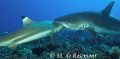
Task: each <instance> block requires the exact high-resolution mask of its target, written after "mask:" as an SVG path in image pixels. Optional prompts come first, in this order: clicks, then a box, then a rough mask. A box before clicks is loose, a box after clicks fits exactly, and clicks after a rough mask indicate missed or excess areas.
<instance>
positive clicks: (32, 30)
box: [0, 16, 63, 50]
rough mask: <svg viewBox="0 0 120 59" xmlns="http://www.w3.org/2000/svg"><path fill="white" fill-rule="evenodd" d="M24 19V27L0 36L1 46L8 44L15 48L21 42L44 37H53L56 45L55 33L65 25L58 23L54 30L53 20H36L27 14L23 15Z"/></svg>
mask: <svg viewBox="0 0 120 59" xmlns="http://www.w3.org/2000/svg"><path fill="white" fill-rule="evenodd" d="M22 19H23V27H22V28H20V29H18V30H16V31H14V32H13V33H10V34H8V35H6V36H3V37H0V46H8V47H9V48H10V49H12V50H15V48H16V47H17V46H18V45H19V44H22V43H26V42H30V41H33V40H37V39H40V38H44V37H51V38H52V45H53V46H54V33H56V32H59V31H60V30H61V29H62V27H63V26H61V25H59V24H57V26H58V27H57V26H56V28H55V29H54V30H52V27H53V21H40V22H34V21H32V20H30V19H29V18H28V17H25V16H22Z"/></svg>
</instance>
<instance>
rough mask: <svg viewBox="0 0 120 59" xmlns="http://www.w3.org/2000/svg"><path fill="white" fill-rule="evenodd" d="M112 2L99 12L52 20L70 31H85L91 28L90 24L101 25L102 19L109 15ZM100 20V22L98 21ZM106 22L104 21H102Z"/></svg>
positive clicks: (82, 13)
mask: <svg viewBox="0 0 120 59" xmlns="http://www.w3.org/2000/svg"><path fill="white" fill-rule="evenodd" d="M113 5H114V1H113V2H111V3H110V4H109V5H108V6H107V7H106V8H105V9H103V10H102V11H99V12H95V11H90V12H79V13H73V14H68V15H65V16H61V17H58V18H56V19H55V20H54V22H55V23H58V24H61V25H62V26H64V27H65V28H68V29H70V30H85V29H88V28H91V24H93V23H97V24H99V23H100V24H101V22H100V21H101V20H102V19H109V18H107V17H108V16H109V14H110V11H111V9H112V6H113ZM99 19H100V20H99ZM104 21H106V20H104Z"/></svg>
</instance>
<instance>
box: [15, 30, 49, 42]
mask: <svg viewBox="0 0 120 59" xmlns="http://www.w3.org/2000/svg"><path fill="white" fill-rule="evenodd" d="M50 32H51V31H50V30H47V31H43V32H40V33H38V34H33V36H30V37H28V38H24V39H21V40H20V41H18V42H15V44H22V43H26V42H30V41H34V40H37V39H40V38H44V37H47V36H48V35H47V33H50Z"/></svg>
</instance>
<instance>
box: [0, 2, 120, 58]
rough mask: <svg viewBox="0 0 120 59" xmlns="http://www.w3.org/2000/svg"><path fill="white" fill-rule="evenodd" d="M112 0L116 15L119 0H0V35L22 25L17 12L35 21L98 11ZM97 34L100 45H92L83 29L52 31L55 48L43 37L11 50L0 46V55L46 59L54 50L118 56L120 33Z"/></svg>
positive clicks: (119, 5) (119, 10)
mask: <svg viewBox="0 0 120 59" xmlns="http://www.w3.org/2000/svg"><path fill="white" fill-rule="evenodd" d="M112 1H115V4H114V6H113V8H112V10H111V14H112V15H114V16H116V17H117V18H120V15H119V14H120V1H119V0H0V35H1V36H2V34H3V33H4V32H8V33H11V32H13V31H15V30H17V29H19V28H21V27H22V26H23V23H22V19H21V16H27V17H29V18H30V19H31V20H33V21H36V22H37V21H48V20H50V21H54V19H55V18H57V17H60V16H64V15H67V14H71V13H76V12H86V11H101V10H103V9H104V8H105V7H106V6H107V5H108V4H109V3H110V2H112ZM98 38H99V39H98V41H99V43H100V44H101V45H100V46H102V48H103V49H101V48H99V46H96V45H94V42H93V40H92V39H91V37H90V34H89V33H88V32H86V31H83V32H77V31H72V30H64V31H61V32H59V33H57V34H56V36H55V39H56V41H55V43H56V46H55V48H52V47H51V38H43V39H40V40H36V41H33V42H29V43H25V44H21V45H19V46H18V47H17V49H16V51H15V52H13V51H12V50H10V49H9V48H7V47H0V58H1V59H13V58H16V59H17V58H21V59H33V58H36V59H50V58H51V57H50V53H53V52H54V53H55V54H56V57H55V59H56V58H57V53H62V54H63V56H66V55H67V54H68V53H71V54H73V53H77V54H92V55H97V57H95V58H96V59H119V56H120V49H119V48H120V36H117V35H107V36H105V37H103V36H98ZM103 50H104V51H103ZM76 58H77V57H76ZM76 58H74V59H76ZM69 59H70V58H69ZM71 59H72V58H71ZM86 59H87V58H86ZM88 59H90V58H88ZM91 59H93V58H91Z"/></svg>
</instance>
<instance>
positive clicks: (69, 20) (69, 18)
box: [54, 13, 91, 30]
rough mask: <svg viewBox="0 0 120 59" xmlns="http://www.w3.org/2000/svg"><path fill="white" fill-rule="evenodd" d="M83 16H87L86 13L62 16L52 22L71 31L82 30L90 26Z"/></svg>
mask: <svg viewBox="0 0 120 59" xmlns="http://www.w3.org/2000/svg"><path fill="white" fill-rule="evenodd" d="M83 15H87V13H81V14H70V15H66V16H62V17H59V18H56V19H55V21H54V22H55V23H58V24H61V25H62V26H64V27H65V28H68V29H71V30H84V29H85V28H88V27H89V26H90V24H91V22H90V21H89V20H88V19H87V18H86V17H84V16H83ZM76 20H77V21H76Z"/></svg>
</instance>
